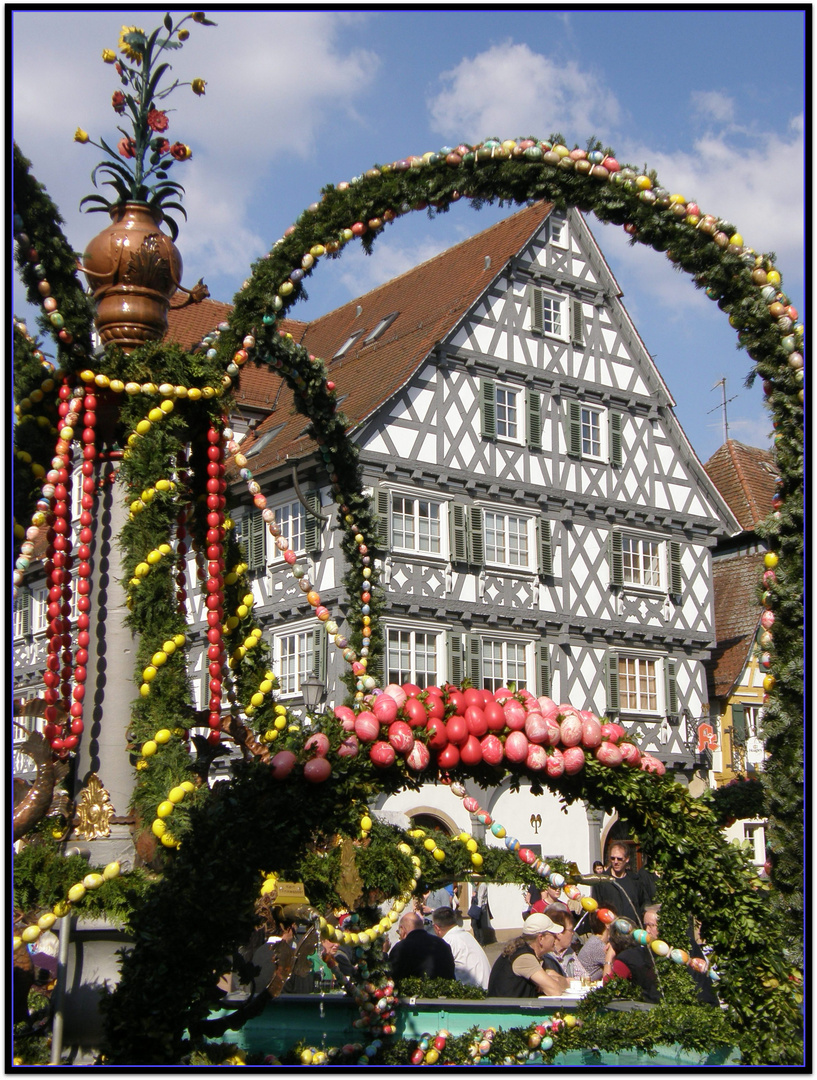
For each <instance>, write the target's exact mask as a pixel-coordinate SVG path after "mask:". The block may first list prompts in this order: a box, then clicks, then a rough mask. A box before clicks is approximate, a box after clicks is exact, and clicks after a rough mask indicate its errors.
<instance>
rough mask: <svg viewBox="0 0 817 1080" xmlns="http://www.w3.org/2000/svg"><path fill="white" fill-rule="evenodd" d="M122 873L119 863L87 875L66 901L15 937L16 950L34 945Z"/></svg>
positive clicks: (60, 901) (67, 896)
mask: <svg viewBox="0 0 817 1080" xmlns="http://www.w3.org/2000/svg"><path fill="white" fill-rule="evenodd" d="M120 871H121V866H120V864H119V863H118V862H110V863H108V865H107V866H106V867H105V869H104V870H103V871H102V873H101V874H98V873H95V872H94V873H90V874H86V875H85V877H84V878H83V879H82V881H78V882H76V884H74V885H72V886H71V888H70V889H68V890H67V892H66V899H65V900H58V901H57V903H56V904H54V906H53V908H52V909H51V911H49V912H46V913H45V914H44V915H41V916H40V917H39V919H38V920H37V922H36V923H31V924H30V925H29V926H27V927H26V928H25V929H24V930H22V931H21V933H20V934H15V935H14V938H13V946H14V948H15V949H16V948H18V947H19V946H20V945H21V944H25V945H33V944H34V942H35V941H37V940H38V938H39V937H40V934H44V933H45V932H46V931H47V930H50V929H51V928H52V926H53V925H54V923H55V922H56V921H57V919H62V918H64V917H65V916H66V915H68V914H69V912H70V910H71V908H72V906H73V905H74V904H78V903H80V902H81V901H82V900H83V899H84V898H85V895H86V893H88V892H89V891H90V892H92V891H93V890H94V889H98V888H99V887H100V885H104V884H105V882H106V881H113V879H114V878H116V877H118V876H119V873H120Z"/></svg>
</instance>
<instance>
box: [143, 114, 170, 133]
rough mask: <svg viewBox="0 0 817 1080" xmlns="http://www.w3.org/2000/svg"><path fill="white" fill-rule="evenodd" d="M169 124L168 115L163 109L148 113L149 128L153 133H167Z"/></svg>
mask: <svg viewBox="0 0 817 1080" xmlns="http://www.w3.org/2000/svg"><path fill="white" fill-rule="evenodd" d="M169 123H170V121H169V120H168V118H167V113H165V112H162V111H161V109H151V110H150V112H149V113H148V127H149V128H150V129H151V131H167V127H168V124H169Z"/></svg>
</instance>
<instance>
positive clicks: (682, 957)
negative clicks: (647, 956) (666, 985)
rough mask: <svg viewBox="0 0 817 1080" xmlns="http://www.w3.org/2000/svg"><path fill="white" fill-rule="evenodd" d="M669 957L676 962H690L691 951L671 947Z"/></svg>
mask: <svg viewBox="0 0 817 1080" xmlns="http://www.w3.org/2000/svg"><path fill="white" fill-rule="evenodd" d="M669 958H670V960H672V962H673V963H674V964H688V963H689V953H688V952H686V951H685V950H684V949H670V954H669Z"/></svg>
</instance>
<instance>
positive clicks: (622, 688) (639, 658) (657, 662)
mask: <svg viewBox="0 0 817 1080" xmlns="http://www.w3.org/2000/svg"><path fill="white" fill-rule="evenodd" d="M664 662H665V661H664V658H663V657H658V656H653V655H649V656H648V655H645V654H644V653H637V652H619V653H618V711H619V712H620V713H625V714H628V715H631V716H635V715H637V716H643V717H650V718H652V717H654V718H655V719H660V718H661V717H662V716H663V715H664V678H663V675H664ZM622 664H633V665H634V671H633V675H634V677H635V679H636V688H635V694H636V704H635V705H632V704H630V703H629V698H630V696H631V695H630V692H629V691H628V690H627V689H626V684H625V683H624V682H623V681H622V679H623V678H626V677H627V673H626V672H622ZM650 664H652V665H653V670H652V673H651V675H650V674H649V672H645V673H642V665H644V666H646V665H650ZM645 677H647V678H651V679H652V683H653V690H654V693H653V697H654V701H655V704H654V707H653V708H650V707H645V705H644V701H643V699H642V679H643V678H645ZM647 695H648V699H649V692H647ZM625 702H627V703H626V704H625Z"/></svg>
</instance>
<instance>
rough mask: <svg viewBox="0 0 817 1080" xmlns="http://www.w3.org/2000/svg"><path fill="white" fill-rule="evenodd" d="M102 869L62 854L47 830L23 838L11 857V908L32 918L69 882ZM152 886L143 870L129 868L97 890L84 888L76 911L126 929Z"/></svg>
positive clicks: (62, 897)
mask: <svg viewBox="0 0 817 1080" xmlns="http://www.w3.org/2000/svg"><path fill="white" fill-rule="evenodd" d="M103 869H104V868H103V867H101V866H91V865H89V864H88V863H87V862H86V860H85V859H83V858H82V856H81V855H69V856H67V857H66V856H65V855H64V854H63V853H62V846H61V844H60V843H59V841H57V840H56V839H54V838H53V837H52V836H51V835H50V834H49V833H48V832H45V831H42V832H39V833H36V834H34V836H33V838H30V839H29V838H27V840H26V843H25V844H24V845H23V848H22V850H21V851H20V852H19V853H16V854H15V856H14V904H15V908H16V909H17V910H19V911H20V912H21V913H23V915H24V917H25V918H26V920H27V921H36V919H37V917H38V916H40V915H42V914H44V913H45V912H46V911H48V910H50V909H51V908H53V907H54V905H55V904H56V903H58V902H59V901H61V900H65V898H66V895H67V893H68V890H69V889H70V888H71V886H72V885H76V883H77V882H79V881H82V879H83V878H84V877H85V876H86V875H87V874H90V873H94V872H96V873H101V872H102V870H103ZM152 886H153V880H152V878H151V877H150V875H148V874H147V873H146V872H145V871H144V870H132V871H131V872H130V873H127V874H120V875H119V876H118V877H115V878H113V879H112V880H110V881H106V882H105V884H104V885H100V887H99V888H98V889H93V890H88V892H87V893H86V894H85V896H84V898H83V899H82V901H81V903H80V905H78V906H77V907H76V910H77V911H78V912H79V913H81V914H82V915H85V916H87V917H88V918H96V917H99V918H105V919H107V920H108V922H110V923H112V924H113V925H115V926H122V927H124V928H125V929H128V928H129V926H130V923H131V919H132V917H133V913H134V910H135V909H136V908H137V907H138V906H139V905H140V904H141V903H142V901H143V900H144V899H145V897H146V896H147V895H148V893H149V892H150V889H151V888H152Z"/></svg>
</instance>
